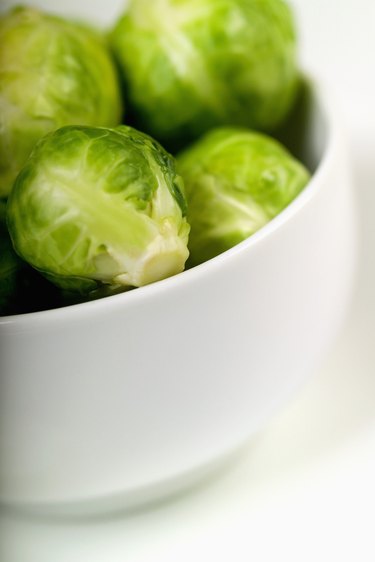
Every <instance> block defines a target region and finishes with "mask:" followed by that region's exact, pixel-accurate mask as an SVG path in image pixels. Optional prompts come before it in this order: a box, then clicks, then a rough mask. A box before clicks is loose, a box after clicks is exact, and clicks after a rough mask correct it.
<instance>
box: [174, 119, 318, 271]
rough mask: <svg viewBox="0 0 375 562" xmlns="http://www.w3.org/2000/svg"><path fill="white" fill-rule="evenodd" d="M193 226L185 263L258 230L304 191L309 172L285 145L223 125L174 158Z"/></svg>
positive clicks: (204, 257)
mask: <svg viewBox="0 0 375 562" xmlns="http://www.w3.org/2000/svg"><path fill="white" fill-rule="evenodd" d="M177 169H178V172H179V173H180V174H181V175H182V177H183V179H184V183H185V190H186V198H187V201H188V221H189V224H190V226H191V232H190V240H189V250H190V258H189V265H191V266H193V265H197V264H199V263H201V262H204V261H206V260H208V259H210V258H212V257H214V256H216V255H218V254H220V253H222V252H224V251H225V250H227V249H229V248H231V247H232V246H234V245H235V244H238V243H239V242H241V241H242V240H244V239H245V238H247V237H249V236H250V235H251V234H253V233H254V232H256V231H257V230H258V229H259V228H261V227H262V226H263V225H264V224H266V223H267V222H268V221H269V220H271V219H272V218H273V217H274V216H275V215H277V214H278V213H279V212H280V211H281V210H282V209H283V208H284V207H286V206H287V205H288V204H289V203H290V202H291V201H292V199H294V198H295V197H296V195H297V194H298V193H299V192H300V191H301V190H302V189H303V187H304V186H305V185H306V183H307V182H308V180H309V177H310V174H309V172H308V171H307V170H306V168H305V167H304V166H303V165H302V164H301V163H300V162H299V161H298V160H296V159H295V158H294V157H293V156H292V155H291V154H290V153H289V152H288V151H287V149H286V148H284V146H283V145H281V144H280V143H279V142H278V141H276V140H274V139H272V138H271V137H269V136H267V135H264V134H261V133H258V132H253V131H249V130H246V129H242V128H226V127H221V128H218V129H215V130H213V131H211V132H209V133H208V134H207V135H206V136H204V137H203V138H202V139H200V140H199V141H198V142H196V144H195V145H193V146H191V147H190V148H188V149H187V150H186V151H185V152H183V153H181V155H180V156H179V157H178V159H177Z"/></svg>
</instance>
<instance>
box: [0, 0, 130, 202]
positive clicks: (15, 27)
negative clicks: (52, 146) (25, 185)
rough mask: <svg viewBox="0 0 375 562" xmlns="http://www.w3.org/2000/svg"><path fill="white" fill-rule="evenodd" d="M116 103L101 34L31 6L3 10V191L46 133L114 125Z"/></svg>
mask: <svg viewBox="0 0 375 562" xmlns="http://www.w3.org/2000/svg"><path fill="white" fill-rule="evenodd" d="M121 103H122V102H121V92H120V87H119V80H118V76H117V70H116V68H115V65H114V63H113V60H112V58H111V56H110V54H109V51H108V47H107V45H106V44H105V42H104V40H103V38H102V37H101V36H100V35H99V34H97V33H96V32H94V31H92V30H91V29H89V28H87V27H84V26H83V25H81V24H77V23H72V22H68V21H66V20H64V19H61V18H59V17H55V16H51V15H48V14H44V13H42V12H40V11H38V10H36V9H32V8H22V7H21V8H15V9H14V10H12V11H11V12H9V13H7V14H5V15H3V16H0V196H1V197H4V196H7V195H8V194H9V192H10V190H11V187H12V184H13V182H14V179H15V177H16V175H17V173H18V172H19V170H20V169H21V167H22V166H23V165H24V163H25V161H26V159H27V157H28V156H29V154H30V152H31V150H32V148H33V146H34V144H35V142H36V141H37V140H38V139H39V138H41V137H42V136H43V135H44V134H46V133H48V132H49V131H51V130H53V129H56V128H59V127H62V126H64V125H74V124H77V125H78V124H81V125H91V126H103V127H112V126H116V125H118V124H119V123H120V120H121V114H122V108H121Z"/></svg>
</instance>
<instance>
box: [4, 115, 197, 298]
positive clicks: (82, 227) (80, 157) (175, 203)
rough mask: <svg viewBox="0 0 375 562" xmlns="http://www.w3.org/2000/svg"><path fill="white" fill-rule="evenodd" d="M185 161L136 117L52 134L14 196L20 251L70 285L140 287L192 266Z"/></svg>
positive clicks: (11, 211)
mask: <svg viewBox="0 0 375 562" xmlns="http://www.w3.org/2000/svg"><path fill="white" fill-rule="evenodd" d="M182 190H183V184H182V180H181V178H180V177H179V176H178V175H177V173H176V170H175V161H174V158H173V157H172V156H170V155H169V154H168V153H167V152H166V151H165V150H164V149H163V148H162V147H161V146H160V145H159V144H158V143H157V142H156V141H154V140H153V139H151V138H150V137H148V136H147V135H145V134H144V133H141V132H139V131H136V130H135V129H133V128H131V127H128V126H125V125H123V126H118V127H116V128H113V129H110V128H104V127H84V126H67V127H63V128H61V129H58V130H56V131H53V132H51V133H49V134H47V135H46V136H45V137H44V138H43V139H41V140H40V141H39V142H38V143H37V144H36V146H35V148H34V150H33V151H32V153H31V155H30V157H29V159H28V161H27V163H26V165H25V166H24V168H23V169H22V170H21V172H20V173H19V175H18V177H17V179H16V181H15V184H14V187H13V190H12V193H11V194H10V197H9V200H8V210H7V219H8V227H9V232H10V234H11V237H12V241H13V245H14V247H15V249H16V251H17V253H18V254H19V255H20V256H21V257H22V258H23V259H24V260H25V261H27V262H28V263H29V264H30V265H32V266H33V267H34V268H35V269H37V270H39V271H40V272H42V273H43V274H44V275H46V276H47V278H48V279H49V280H51V281H52V282H53V283H55V284H56V285H58V286H59V287H61V288H62V289H64V290H65V291H71V292H73V293H74V292H77V293H80V294H82V295H86V294H87V295H89V294H90V293H94V292H95V291H98V289H100V287H102V286H103V284H104V285H108V286H110V288H111V289H112V288H113V290H114V291H116V290H118V288H119V287H138V286H141V285H146V284H148V283H151V282H153V281H157V280H160V279H163V278H165V277H168V276H171V275H173V274H176V273H179V272H181V271H182V270H183V269H184V265H185V262H186V260H187V257H188V250H187V241H188V233H189V226H188V224H187V221H186V217H185V215H186V203H185V198H184V195H183V191H182Z"/></svg>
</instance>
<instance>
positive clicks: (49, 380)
mask: <svg viewBox="0 0 375 562" xmlns="http://www.w3.org/2000/svg"><path fill="white" fill-rule="evenodd" d="M344 137H345V135H343V131H342V128H341V120H340V118H339V117H338V116H337V115H336V108H335V101H334V100H333V101H332V100H331V99H330V95H329V94H327V92H326V91H325V90H324V88H323V87H322V86H321V85H319V84H317V83H315V84H314V95H313V99H312V100H310V105H309V107H308V112H307V114H306V120H305V122H304V123H302V122H301V123H299V137H298V139H297V140H298V143H297V144H298V146H299V148H300V149H301V154H304V158H305V160H306V161H307V162H308V163H309V164H310V166H313V167H315V170H314V174H313V178H312V180H311V181H310V183H309V185H308V186H307V187H306V189H305V190H304V191H303V192H302V193H301V194H300V195H299V196H298V197H297V199H296V200H295V201H294V202H293V203H292V204H291V205H290V206H289V207H288V208H287V209H285V210H284V211H283V212H282V213H281V214H280V215H279V216H277V217H276V218H275V219H274V220H272V221H271V222H270V223H269V224H268V225H266V226H265V227H264V228H263V229H262V230H260V231H259V232H258V233H256V234H255V235H253V236H252V237H251V238H249V239H248V240H246V241H244V242H243V243H241V244H239V245H238V246H236V247H234V248H232V249H231V250H229V251H227V252H225V253H224V254H222V255H220V256H218V257H217V258H215V259H213V260H211V261H209V262H207V263H205V264H202V265H201V266H198V267H196V268H194V269H191V270H189V271H186V272H184V273H182V274H180V275H177V276H175V277H173V278H170V279H167V280H164V281H160V282H158V283H155V284H153V285H149V286H147V287H143V288H141V289H136V290H134V291H132V292H129V293H126V294H122V295H117V296H113V297H108V298H104V299H102V300H98V301H95V302H90V303H85V304H80V305H74V306H70V307H66V308H63V309H58V310H51V311H45V312H39V313H32V314H27V315H20V316H14V317H5V318H2V319H0V341H1V359H0V367H1V369H0V372H1V375H0V499H1V501H2V502H3V503H5V504H9V505H12V506H19V507H24V508H28V509H45V510H49V511H54V510H60V511H62V512H72V511H73V512H74V511H83V512H90V511H91V512H96V511H98V510H100V509H111V508H113V507H114V506H116V507H118V506H123V507H125V508H126V507H133V506H134V505H137V504H139V503H141V502H144V501H149V500H150V499H154V498H155V497H160V496H162V495H164V494H166V493H168V492H171V491H172V490H173V491H174V490H176V489H180V488H181V487H183V486H186V485H187V483H190V482H191V481H193V480H196V479H198V478H200V477H201V476H202V474H203V473H205V472H207V470H210V469H211V467H212V466H214V465H215V464H217V462H220V461H221V460H222V459H223V458H224V457H226V456H227V455H228V454H230V453H231V452H233V451H235V450H236V449H237V448H238V447H239V446H240V445H241V444H243V443H244V442H246V441H247V440H248V439H249V437H250V436H251V435H253V434H254V433H255V432H257V431H258V430H259V429H260V428H262V427H263V426H264V424H265V423H266V422H267V421H268V420H269V419H270V417H271V416H272V415H273V414H274V413H275V412H277V411H278V410H279V409H280V408H281V407H282V406H285V405H286V403H287V401H288V400H289V398H290V397H291V396H292V395H293V393H294V392H295V391H296V390H297V389H298V388H299V387H300V386H301V385H302V383H303V382H304V381H305V380H306V379H307V377H308V376H309V375H311V374H312V373H313V372H314V370H316V368H317V366H318V365H319V363H320V361H321V360H322V359H323V357H324V356H325V354H326V352H327V351H328V349H329V347H330V345H331V344H332V343H333V340H334V338H335V336H336V334H337V332H338V330H339V328H340V326H341V324H342V321H343V318H344V314H345V309H346V307H347V304H348V301H349V296H350V290H351V286H352V280H353V273H354V271H355V255H356V251H355V249H356V243H355V242H356V229H355V213H354V210H353V208H354V205H353V201H352V190H351V185H350V176H349V173H348V168H347V162H348V152H347V147H346V144H345V141H344Z"/></svg>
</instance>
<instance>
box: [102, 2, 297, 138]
mask: <svg viewBox="0 0 375 562" xmlns="http://www.w3.org/2000/svg"><path fill="white" fill-rule="evenodd" d="M111 41H112V45H113V49H114V53H115V55H116V57H117V59H118V62H119V65H120V67H121V68H122V70H123V75H124V77H125V80H126V82H127V88H128V94H129V100H130V103H131V104H132V106H133V108H134V110H135V115H136V119H138V124H139V126H140V127H141V128H142V130H145V131H148V132H150V134H152V135H154V136H155V137H156V138H158V140H161V141H163V142H164V143H167V146H172V147H173V146H175V145H178V144H181V143H182V142H183V140H184V139H186V138H195V137H197V136H198V135H200V134H201V133H202V132H204V131H207V130H208V129H210V128H212V127H214V126H218V125H244V126H248V127H253V128H256V129H263V130H271V129H272V128H274V127H276V126H277V125H278V124H279V123H280V122H281V121H282V120H283V119H284V117H285V115H286V113H287V112H288V110H289V108H290V107H291V105H292V103H293V101H294V98H295V92H296V89H297V83H298V71H297V63H296V35H295V29H294V21H293V15H292V13H291V10H290V9H289V7H288V6H287V5H286V4H285V3H284V1H283V0H153V1H152V2H150V1H149V0H131V1H130V6H129V9H128V11H127V13H126V14H125V15H124V16H123V17H122V18H120V19H119V21H118V22H117V25H116V26H115V28H114V30H113V31H112V34H111Z"/></svg>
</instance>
